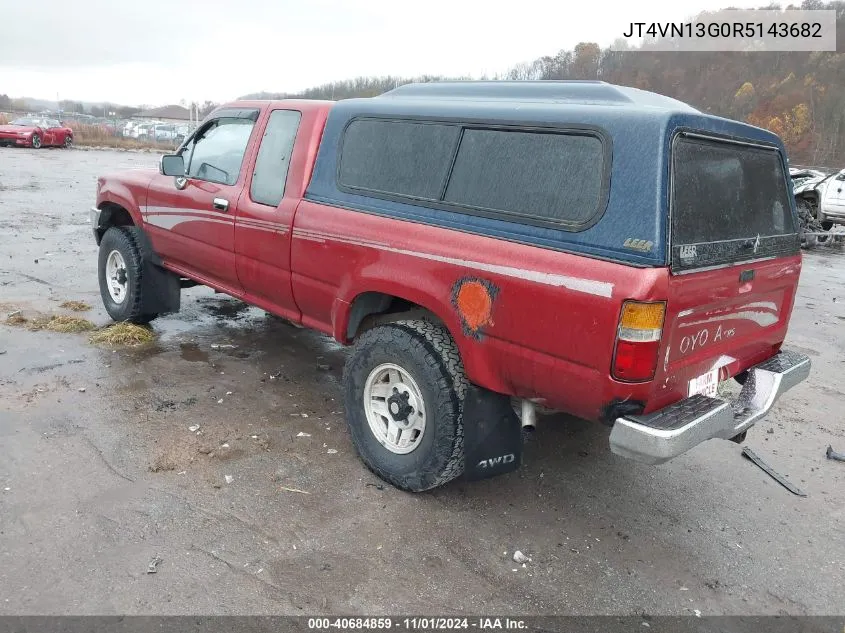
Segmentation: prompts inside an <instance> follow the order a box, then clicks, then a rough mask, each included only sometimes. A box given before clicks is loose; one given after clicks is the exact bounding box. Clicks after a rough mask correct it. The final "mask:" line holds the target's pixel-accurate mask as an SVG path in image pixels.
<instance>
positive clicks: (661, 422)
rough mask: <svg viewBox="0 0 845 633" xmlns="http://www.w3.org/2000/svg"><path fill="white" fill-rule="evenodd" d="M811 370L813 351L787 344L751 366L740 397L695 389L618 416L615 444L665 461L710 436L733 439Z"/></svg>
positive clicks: (620, 451) (648, 459) (642, 458)
mask: <svg viewBox="0 0 845 633" xmlns="http://www.w3.org/2000/svg"><path fill="white" fill-rule="evenodd" d="M809 375H810V359H809V358H808V357H806V356H804V355H803V354H798V353H796V352H790V351H786V350H783V351H781V352H779V353H778V354H776V355H775V356H773V357H772V358H770V359H769V360H767V361H765V362H763V363H761V364H759V365H755V366H754V367H752V368H751V369H749V370H748V376H747V378H746V381H745V384H744V385H743V387H742V391H741V392H740V394H739V396H738V397H737V398H736V399H735V400H732V401H731V400H723V399H721V398H709V397H707V396H702V395H696V396H692V397H690V398H687V399H686V400H681V401H680V402H677V403H675V404H673V405H671V406H668V407H666V408H665V409H661V410H660V411H655V412H654V413H649V414H647V415H626V416H623V417H620V418H617V419H616V422H615V423H614V425H613V430H612V431H611V433H610V450H611V451H613V452H614V453H616V454H617V455H621V456H623V457H628V458H630V459H634V460H636V461H639V462H644V463H646V464H662V463H663V462H666V461H669V460H670V459H672V458H673V457H677V456H678V455H681V454H682V453H685V452H687V451H688V450H690V449H691V448H692V447H693V446H697V445H698V444H700V443H701V442H704V441H705V440H709V439H713V438H722V439H730V438H732V437H735V436H736V435H739V434H740V433H742V432H743V431H745V430H747V429H748V428H749V427H751V426H752V425H753V424H754V423H755V422H757V421H758V420H760V419H762V418H763V417H765V415H766V414H767V413H768V412H769V410H770V409H771V408H772V406H773V405H774V403H775V401H777V399H778V398H779V397H780V396H781V394H783V393H784V392H786V391H788V390H789V389H792V387H794V386H795V385H797V384H798V383H800V382H801V381H803V380H806V379H807V376H809Z"/></svg>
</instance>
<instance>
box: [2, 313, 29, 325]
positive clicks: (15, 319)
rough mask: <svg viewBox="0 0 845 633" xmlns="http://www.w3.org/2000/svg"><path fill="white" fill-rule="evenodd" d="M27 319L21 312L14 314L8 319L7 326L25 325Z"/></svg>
mask: <svg viewBox="0 0 845 633" xmlns="http://www.w3.org/2000/svg"><path fill="white" fill-rule="evenodd" d="M26 321H27V319H26V317H25V316H24V315H22V314H21V313H20V312H13V313H12V314H10V315H9V316H7V317H6V325H23V324H24V323H26Z"/></svg>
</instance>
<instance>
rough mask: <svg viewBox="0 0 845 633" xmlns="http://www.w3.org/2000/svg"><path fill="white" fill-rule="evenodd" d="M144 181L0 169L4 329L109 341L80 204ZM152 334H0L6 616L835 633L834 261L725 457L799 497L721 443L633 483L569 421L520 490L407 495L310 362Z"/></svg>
mask: <svg viewBox="0 0 845 633" xmlns="http://www.w3.org/2000/svg"><path fill="white" fill-rule="evenodd" d="M156 160H157V157H156V156H155V155H152V154H143V153H123V152H112V151H82V150H70V151H67V150H41V151H29V150H19V149H0V321H2V320H3V319H4V318H5V316H6V314H8V313H10V312H14V311H17V310H21V311H22V314H23V315H25V316H32V315H35V314H36V313H47V314H53V313H66V311H64V310H62V309H61V308H59V304H60V303H61V302H63V301H66V300H79V301H84V302H87V303H89V304H90V305H91V306H93V309H92V310H91V311H89V312H85V313H82V316H84V317H86V318H89V319H91V320H92V321H93V322H94V323H95V324H97V325H104V324H106V323H108V321H109V320H108V317H107V316H106V314H105V312H104V310H103V309H102V307H101V303H100V298H99V291H98V287H97V278H96V267H97V247H96V245H95V243H94V240H93V238H92V236H91V231H90V225H88V223H87V221H88V208H89V207H90V206H91V204H92V203H93V202H94V189H95V179H96V177H97V176H98V175H99V174H101V173H104V172H107V171H111V170H114V169H120V168H128V167H137V166H154V165H155V163H156ZM153 325H154V329H155V332H156V335H157V336H156V341H155V342H154V343H152V344H150V345H148V346H145V347H142V348H138V349H131V350H127V349H117V350H112V349H109V348H103V347H95V346H93V345H91V344H89V343H88V339H87V336H86V335H85V334H58V333H51V332H44V331H40V332H30V331H28V330H27V329H26V328H24V327H12V326H8V325H3V324H0V614H45V613H49V614H59V613H74V614H115V613H130V614H136V613H144V614H188V613H197V614H199V613H202V614H211V613H214V614H254V613H264V614H315V613H343V614H382V613H389V614H400V613H417V614H491V613H498V614H506V613H513V614H526V615H527V614H558V613H560V614H598V613H607V614H631V613H641V612H649V613H654V614H679V615H691V614H693V613H694V612H695V611H696V610H697V611H699V612H701V613H704V614H842V613H843V610H845V530H843V524H845V503H843V496H845V485H843V483H845V464H843V463H839V462H834V461H830V460H827V459H825V449H826V448H827V446H828V445H829V444H832V445H833V447H834V448H835V449H837V450H839V451H840V452H842V451H845V413H843V411H845V387H843V378H842V376H843V373H845V371H844V370H845V252H843V251H842V250H841V247H837V248H827V249H820V250H818V251H813V252H808V253H807V254H806V256H805V261H804V271H803V274H802V281H801V287H800V291H799V297H798V301H797V304H796V308H795V313H794V316H793V320H792V325H791V330H790V334H789V341H788V344H789V345H791V346H793V347H795V348H798V349H799V350H801V351H803V352H804V353H806V354H809V355H810V356H811V357H812V360H813V363H814V368H813V372H812V374H811V377H810V380H809V381H808V382H806V383H804V384H802V385H800V386H799V387H797V388H796V389H795V390H793V391H792V392H790V393H789V394H787V396H785V397H784V398H783V399H782V400H781V401H780V402H779V403H778V405H777V406H776V407H775V411H774V412H773V414H772V415H770V416H769V417H768V418H767V419H766V420H765V421H763V422H762V423H761V424H758V425H757V426H756V427H755V428H754V429H752V431H751V432H750V433H749V436H748V440H747V442H746V443H747V445H749V446H751V447H752V448H753V449H754V450H755V451H756V452H757V453H758V454H759V455H761V456H762V457H763V458H764V459H766V460H767V461H768V462H769V463H770V464H771V465H772V466H773V467H774V468H775V469H776V470H778V471H780V472H782V473H785V474H787V475H788V476H789V478H790V480H791V481H792V482H793V483H795V484H796V485H797V486H799V487H800V488H802V489H803V490H804V491H806V492H807V493H808V496H807V497H806V498H799V497H797V496H794V495H792V494H790V493H789V492H788V491H787V490H785V489H784V488H782V487H781V486H779V485H778V484H777V483H776V482H774V481H773V480H772V479H770V478H769V477H767V476H766V475H765V474H764V473H763V472H762V471H761V470H759V469H758V468H757V467H755V466H754V465H753V464H751V463H750V462H749V461H747V460H745V459H743V458H742V457H741V455H740V451H741V446H739V445H736V444H733V443H730V442H725V441H718V440H716V441H712V442H709V443H707V444H705V445H703V446H700V447H698V448H696V449H695V450H693V451H692V452H690V453H688V454H687V455H684V456H682V457H680V458H678V459H676V460H674V461H672V462H670V463H669V464H665V465H662V466H659V467H650V466H645V465H640V464H636V463H634V462H630V461H627V460H624V459H622V458H619V457H616V456H614V455H612V454H611V453H610V451H609V449H608V447H607V430H606V429H603V428H601V427H599V426H598V425H592V424H588V423H586V422H582V421H579V420H575V419H572V418H568V417H566V416H552V417H546V418H541V420H540V424H539V429H538V432H537V434H536V439H535V441H533V442H532V443H530V444H529V445H528V446H527V449H526V455H525V465H524V466H523V467H522V469H521V470H520V471H518V472H517V473H514V474H511V475H506V476H504V477H500V478H497V479H493V480H488V481H483V482H478V483H474V484H466V483H463V482H460V481H459V482H454V483H453V484H450V485H449V486H447V487H445V488H442V489H439V490H436V491H433V492H430V493H426V494H421V495H410V494H406V493H403V492H400V491H397V490H394V489H393V488H390V487H388V486H384V485H382V484H381V482H380V481H379V480H377V479H376V478H375V477H374V476H373V475H371V474H370V473H369V471H367V470H366V469H365V468H364V466H363V465H361V463H360V462H359V461H358V459H357V457H356V456H355V454H354V452H353V449H352V446H351V444H350V441H349V438H348V435H347V432H346V429H345V424H344V421H343V413H342V405H341V392H340V385H339V381H340V375H341V367H342V363H343V360H344V355H345V352H344V350H343V349H342V348H340V347H339V346H337V345H336V344H334V343H333V342H332V341H331V340H330V339H328V338H326V337H324V336H322V335H319V334H316V333H313V332H310V331H308V330H303V329H299V328H295V327H293V326H291V325H289V324H287V323H285V322H284V321H282V320H279V319H276V318H274V317H271V316H269V315H267V314H266V313H264V312H262V311H260V310H256V309H254V308H249V307H247V306H245V305H243V304H241V303H239V302H237V301H235V300H232V299H229V298H226V297H224V296H223V295H219V294H215V293H214V292H212V291H211V290H208V289H206V288H193V289H190V290H186V291H184V295H183V300H182V312H180V313H179V314H175V315H169V316H167V317H164V318H161V319H159V320H157V321H155V322H154V324H153ZM324 365H328V367H329V369H328V370H326V369H325V367H319V366H324ZM83 389H84V391H83ZM191 429H193V430H191ZM334 451H336V452H334ZM515 549H519V550H521V551H523V552H525V553H526V554H528V555H529V556H530V557H531V562H529V563H527V564H526V565H525V566H524V567H523V566H522V565H517V564H515V563H514V562H513V561H512V559H511V557H512V555H513V552H514V550H515ZM154 557H159V558H160V559H161V562H160V564H158V566H157V569H156V573H155V574H148V573H147V569H148V565H149V563H150V561H151V559H153V558H154Z"/></svg>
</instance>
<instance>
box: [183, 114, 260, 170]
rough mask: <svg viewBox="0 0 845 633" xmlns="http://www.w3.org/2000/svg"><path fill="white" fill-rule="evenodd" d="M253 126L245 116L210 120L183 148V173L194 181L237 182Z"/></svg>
mask: <svg viewBox="0 0 845 633" xmlns="http://www.w3.org/2000/svg"><path fill="white" fill-rule="evenodd" d="M254 125H255V124H254V122H253V121H251V120H249V119H236V118H232V119H225V118H224V119H217V120H216V121H214V122H213V123H212V124H211V126H210V127H207V128H205V129H204V130H203V131H202V132H201V133H200V134H198V135H197V136H196V137H195V138H194V139H193V141H192V142H191V144H190V145H188V146H187V147H186V148H185V151H184V152H183V155H184V156H185V158H186V160H185V162H186V167H185V173H186V175H187V176H188V177H189V178H196V179H197V180H206V181H208V182H215V183H218V184H221V185H234V184H235V183H236V182H237V181H238V175H239V174H240V172H241V163H243V159H244V153H245V152H246V146H247V143H248V142H249V137H250V135H251V134H252V128H253V126H254Z"/></svg>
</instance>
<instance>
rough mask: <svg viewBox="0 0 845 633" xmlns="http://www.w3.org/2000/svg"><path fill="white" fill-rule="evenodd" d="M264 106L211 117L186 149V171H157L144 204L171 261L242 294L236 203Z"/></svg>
mask: <svg viewBox="0 0 845 633" xmlns="http://www.w3.org/2000/svg"><path fill="white" fill-rule="evenodd" d="M258 112H259V111H258V110H251V111H237V112H232V113H229V115H227V113H226V112H225V111H221V114H222V116H218V117H215V118H213V119H211V120H209V121H207V122H206V123H205V124H204V125H203V126H202V127H201V128H200V129H199V130H197V133H196V134H195V135H194V136H193V138H192V139H191V141H190V142H189V143H188V144H187V145H186V146H185V147H184V148H182V149H181V150H180V153H181V154H182V156H183V157H184V159H185V177H184V178H175V179H174V178H173V177H170V176H162V175H157V176H155V177H154V178H153V179H152V181H151V182H150V187H149V191H148V195H147V205H146V207H145V208H144V210H143V215H144V221H145V222H146V224H147V230H148V232H149V234H150V238H151V240H152V242H153V246H154V248H155V250H156V252H157V253H158V254H159V255H160V256H161V257H162V258H163V259H164V260H165V261H167V262H168V263H170V264H171V265H173V266H174V267H176V268H179V269H182V270H184V271H185V272H186V273H187V274H190V276H191V277H195V278H197V279H199V280H202V281H203V282H205V283H209V284H211V285H213V286H218V287H220V288H221V289H223V290H225V291H227V292H230V293H232V294H237V295H240V294H242V288H241V285H240V282H239V281H238V276H237V273H236V271H235V208H236V206H237V203H238V197H239V195H240V192H241V190H242V189H243V187H244V182H245V181H246V175H245V173H244V172H246V171H247V170H246V169H242V164H243V163H244V155H245V153H246V149H247V145H248V144H249V139H250V137H251V135H252V132H253V128H254V127H255V121H256V119H257V117H258Z"/></svg>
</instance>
